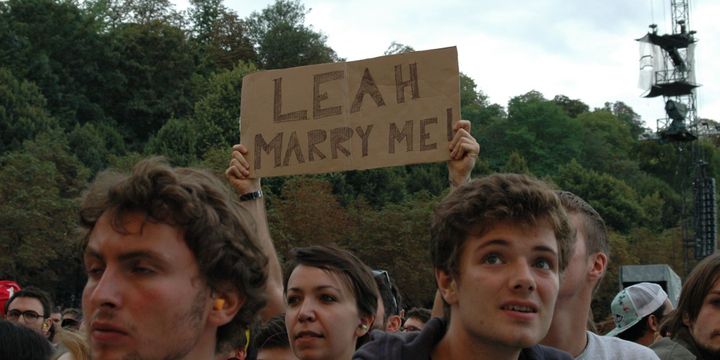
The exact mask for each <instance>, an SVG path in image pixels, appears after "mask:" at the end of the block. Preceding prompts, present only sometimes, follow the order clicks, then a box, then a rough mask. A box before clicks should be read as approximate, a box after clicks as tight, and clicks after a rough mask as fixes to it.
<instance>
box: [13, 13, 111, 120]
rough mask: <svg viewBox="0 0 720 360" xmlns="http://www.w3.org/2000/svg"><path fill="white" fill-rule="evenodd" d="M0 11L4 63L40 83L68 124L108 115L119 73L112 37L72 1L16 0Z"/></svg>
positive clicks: (49, 106) (51, 105)
mask: <svg viewBox="0 0 720 360" xmlns="http://www.w3.org/2000/svg"><path fill="white" fill-rule="evenodd" d="M3 9H4V10H3V11H0V64H3V66H5V67H7V68H8V69H10V71H11V72H12V73H13V75H14V76H15V77H16V78H17V79H18V80H27V81H29V82H32V83H35V85H37V87H38V88H39V89H40V91H41V92H42V94H43V96H44V97H45V99H46V100H47V110H48V112H49V113H50V115H52V116H53V117H54V118H56V119H57V120H58V121H59V123H60V124H61V125H62V126H63V127H65V128H66V129H72V128H73V127H74V125H75V123H76V122H80V123H84V122H87V121H96V120H101V119H103V118H104V117H105V116H106V115H105V113H104V109H103V106H102V104H103V103H104V102H105V101H107V100H106V99H105V98H104V95H105V94H106V93H107V90H108V88H109V87H112V86H113V85H114V78H115V76H116V73H115V70H114V67H112V66H110V64H109V62H110V61H109V59H111V58H112V56H111V55H110V44H111V41H110V40H109V39H107V38H106V37H105V35H101V34H99V33H98V27H99V25H98V24H97V23H96V22H95V20H94V19H93V18H92V17H91V16H88V15H87V14H85V13H83V12H82V11H80V9H78V8H77V7H76V6H75V5H74V4H73V2H70V1H53V0H28V1H21V0H11V1H8V2H7V4H4V6H3Z"/></svg>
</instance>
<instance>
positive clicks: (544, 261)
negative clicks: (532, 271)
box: [535, 259, 552, 270]
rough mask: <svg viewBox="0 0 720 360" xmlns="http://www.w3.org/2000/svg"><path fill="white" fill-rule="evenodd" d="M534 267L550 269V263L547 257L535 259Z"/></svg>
mask: <svg viewBox="0 0 720 360" xmlns="http://www.w3.org/2000/svg"><path fill="white" fill-rule="evenodd" d="M535 267H536V268H539V269H543V270H550V269H552V263H551V262H550V261H549V260H547V259H538V260H536V261H535Z"/></svg>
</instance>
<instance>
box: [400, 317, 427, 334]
mask: <svg viewBox="0 0 720 360" xmlns="http://www.w3.org/2000/svg"><path fill="white" fill-rule="evenodd" d="M424 326H425V323H424V322H422V320H420V319H418V318H416V317H411V318H408V319H407V320H405V324H404V325H403V331H420V330H422V328H423V327H424Z"/></svg>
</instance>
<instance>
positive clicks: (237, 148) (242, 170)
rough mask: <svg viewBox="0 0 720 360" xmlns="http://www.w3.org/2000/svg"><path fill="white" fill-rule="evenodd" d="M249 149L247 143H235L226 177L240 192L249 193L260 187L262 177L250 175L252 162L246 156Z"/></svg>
mask: <svg viewBox="0 0 720 360" xmlns="http://www.w3.org/2000/svg"><path fill="white" fill-rule="evenodd" d="M247 153H248V149H247V147H245V145H242V144H235V145H233V150H232V155H231V157H230V164H229V165H228V168H227V170H225V177H226V178H227V179H228V182H230V184H231V185H232V186H233V187H234V188H235V190H237V191H238V193H240V194H247V193H251V192H253V191H257V190H258V189H260V178H251V177H250V163H249V162H248V161H247V159H246V158H245V155H247Z"/></svg>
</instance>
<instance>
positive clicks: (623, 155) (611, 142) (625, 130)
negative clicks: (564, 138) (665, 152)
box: [576, 110, 636, 172]
mask: <svg viewBox="0 0 720 360" xmlns="http://www.w3.org/2000/svg"><path fill="white" fill-rule="evenodd" d="M577 120H578V121H579V122H580V124H581V126H582V130H581V132H580V133H579V134H576V136H578V137H581V138H582V142H583V144H584V146H583V147H582V153H583V155H582V156H580V157H579V160H581V161H582V162H583V164H584V165H585V166H587V167H589V168H593V169H596V170H599V171H603V172H611V171H617V165H618V163H619V162H621V161H624V160H629V159H630V154H631V151H632V147H633V144H634V143H635V142H636V140H635V138H633V136H632V134H631V132H630V127H629V126H628V125H627V123H625V122H623V121H621V120H619V119H618V118H617V117H616V116H615V115H613V114H612V113H610V112H608V111H604V110H596V111H593V112H584V113H582V114H580V115H578V116H577Z"/></svg>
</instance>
